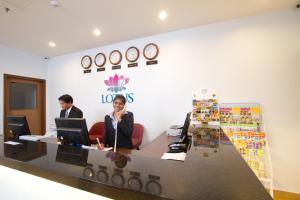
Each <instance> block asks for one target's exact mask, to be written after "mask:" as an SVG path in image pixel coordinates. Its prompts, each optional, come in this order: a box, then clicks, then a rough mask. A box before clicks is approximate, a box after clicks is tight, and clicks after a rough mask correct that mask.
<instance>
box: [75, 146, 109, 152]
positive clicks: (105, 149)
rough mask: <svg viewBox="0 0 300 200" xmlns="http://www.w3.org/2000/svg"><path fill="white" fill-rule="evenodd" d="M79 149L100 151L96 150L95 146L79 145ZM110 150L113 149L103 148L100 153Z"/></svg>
mask: <svg viewBox="0 0 300 200" xmlns="http://www.w3.org/2000/svg"><path fill="white" fill-rule="evenodd" d="M81 148H83V149H90V150H100V149H98V147H97V146H86V145H81ZM112 149H113V148H112V147H107V148H103V149H102V150H101V151H110V150H112Z"/></svg>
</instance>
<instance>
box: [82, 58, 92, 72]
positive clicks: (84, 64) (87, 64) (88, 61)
mask: <svg viewBox="0 0 300 200" xmlns="http://www.w3.org/2000/svg"><path fill="white" fill-rule="evenodd" d="M81 66H82V67H83V68H84V69H89V68H90V67H91V66H92V58H91V57H90V56H83V57H82V58H81Z"/></svg>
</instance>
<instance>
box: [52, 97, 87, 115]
mask: <svg viewBox="0 0 300 200" xmlns="http://www.w3.org/2000/svg"><path fill="white" fill-rule="evenodd" d="M58 100H59V104H60V106H61V108H62V110H61V111H60V117H61V118H83V114H82V111H81V110H80V109H79V108H77V107H75V106H74V105H73V98H72V97H71V96H70V95H68V94H65V95H62V96H61V97H59V98H58Z"/></svg>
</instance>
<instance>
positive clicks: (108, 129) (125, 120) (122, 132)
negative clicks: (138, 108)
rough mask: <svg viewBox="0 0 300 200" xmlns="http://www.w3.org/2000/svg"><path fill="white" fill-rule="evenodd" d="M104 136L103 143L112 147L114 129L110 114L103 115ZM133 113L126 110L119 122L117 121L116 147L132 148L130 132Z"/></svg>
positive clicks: (131, 130)
mask: <svg viewBox="0 0 300 200" xmlns="http://www.w3.org/2000/svg"><path fill="white" fill-rule="evenodd" d="M104 121H105V137H104V144H105V146H106V147H113V146H114V143H115V129H114V127H113V124H112V119H111V117H110V115H106V116H105V120H104ZM133 123H134V119H133V113H132V112H128V111H127V113H126V114H124V115H123V117H122V120H121V122H118V125H117V130H118V136H117V147H121V148H133V147H132V132H133Z"/></svg>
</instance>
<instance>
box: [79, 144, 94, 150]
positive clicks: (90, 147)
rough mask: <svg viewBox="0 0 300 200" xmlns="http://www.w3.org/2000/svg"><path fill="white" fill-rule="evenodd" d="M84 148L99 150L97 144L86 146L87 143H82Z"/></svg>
mask: <svg viewBox="0 0 300 200" xmlns="http://www.w3.org/2000/svg"><path fill="white" fill-rule="evenodd" d="M81 148H82V149H90V150H98V148H97V146H86V145H81Z"/></svg>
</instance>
